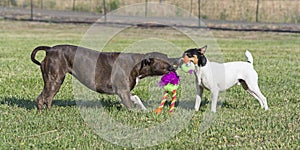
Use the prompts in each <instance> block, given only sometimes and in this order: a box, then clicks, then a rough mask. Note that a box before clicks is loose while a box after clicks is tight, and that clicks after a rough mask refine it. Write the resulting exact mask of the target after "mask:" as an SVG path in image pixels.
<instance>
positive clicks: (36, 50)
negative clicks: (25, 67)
mask: <svg viewBox="0 0 300 150" xmlns="http://www.w3.org/2000/svg"><path fill="white" fill-rule="evenodd" d="M50 48H51V47H49V46H39V47H36V48H35V49H34V50H33V51H32V53H31V61H32V62H34V63H35V64H37V65H39V66H40V65H41V63H40V62H39V61H37V60H36V59H35V55H36V53H37V52H38V51H40V50H44V51H47V50H48V49H50Z"/></svg>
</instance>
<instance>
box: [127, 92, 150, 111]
mask: <svg viewBox="0 0 300 150" xmlns="http://www.w3.org/2000/svg"><path fill="white" fill-rule="evenodd" d="M130 100H131V101H133V103H134V104H137V105H138V106H139V107H140V108H141V109H142V110H147V108H146V107H145V106H144V104H143V103H142V101H141V99H140V98H139V97H138V96H137V95H133V94H131V95H130Z"/></svg>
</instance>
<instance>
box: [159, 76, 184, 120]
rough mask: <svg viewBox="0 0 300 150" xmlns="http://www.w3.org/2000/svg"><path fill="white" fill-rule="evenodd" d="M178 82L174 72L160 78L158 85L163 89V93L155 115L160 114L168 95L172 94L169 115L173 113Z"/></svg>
mask: <svg viewBox="0 0 300 150" xmlns="http://www.w3.org/2000/svg"><path fill="white" fill-rule="evenodd" d="M179 80H180V79H179V76H178V75H177V74H176V72H174V71H171V72H170V73H168V74H165V75H163V76H162V78H161V80H160V81H159V83H158V85H159V87H162V88H164V90H165V92H164V96H163V98H162V101H161V103H160V105H159V107H158V108H156V109H155V113H156V114H158V113H161V111H162V109H163V107H164V104H165V102H166V101H167V98H168V95H169V94H170V95H171V94H172V101H171V105H170V113H171V114H172V113H173V112H174V107H175V102H176V91H177V89H178V87H179Z"/></svg>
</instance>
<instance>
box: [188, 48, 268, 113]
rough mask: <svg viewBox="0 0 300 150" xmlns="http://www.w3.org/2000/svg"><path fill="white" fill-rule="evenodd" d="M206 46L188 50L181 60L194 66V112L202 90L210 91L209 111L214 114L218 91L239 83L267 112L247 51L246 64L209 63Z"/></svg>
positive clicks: (251, 60)
mask: <svg viewBox="0 0 300 150" xmlns="http://www.w3.org/2000/svg"><path fill="white" fill-rule="evenodd" d="M206 49H207V46H204V47H202V48H195V49H189V50H187V51H185V52H184V54H183V58H184V60H185V62H186V61H189V62H191V61H192V62H193V63H194V64H195V76H196V81H197V82H196V83H198V85H197V96H196V104H195V110H196V111H198V110H199V107H200V103H201V98H202V93H203V89H204V88H206V89H208V90H210V91H211V99H212V105H211V111H212V112H216V109H217V99H218V95H219V92H220V91H225V90H226V89H228V88H230V87H232V86H233V85H235V84H237V83H240V84H241V85H242V86H243V88H244V89H245V90H247V92H248V93H250V94H251V95H252V96H253V97H255V98H256V99H257V100H258V101H259V103H260V105H261V107H262V108H264V109H265V110H268V104H267V99H266V97H265V96H264V95H263V94H262V93H261V91H260V89H259V87H258V81H257V80H258V75H257V72H256V71H255V70H254V68H253V57H252V55H251V53H250V52H249V51H246V52H245V55H246V57H247V59H248V62H228V63H223V64H221V63H216V62H210V61H208V60H207V59H206V57H205V56H204V54H205V52H206Z"/></svg>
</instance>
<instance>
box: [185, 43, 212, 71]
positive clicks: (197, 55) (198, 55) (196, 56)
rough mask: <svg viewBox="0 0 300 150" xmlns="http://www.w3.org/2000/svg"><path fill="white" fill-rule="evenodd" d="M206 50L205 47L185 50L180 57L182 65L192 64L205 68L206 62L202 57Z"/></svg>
mask: <svg viewBox="0 0 300 150" xmlns="http://www.w3.org/2000/svg"><path fill="white" fill-rule="evenodd" d="M206 49H207V46H204V47H201V48H192V49H188V50H186V51H185V52H184V53H183V55H182V58H183V61H184V63H189V62H193V63H194V64H195V65H198V66H199V67H202V66H205V65H206V62H207V59H206V57H205V56H204V54H205V52H206Z"/></svg>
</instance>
